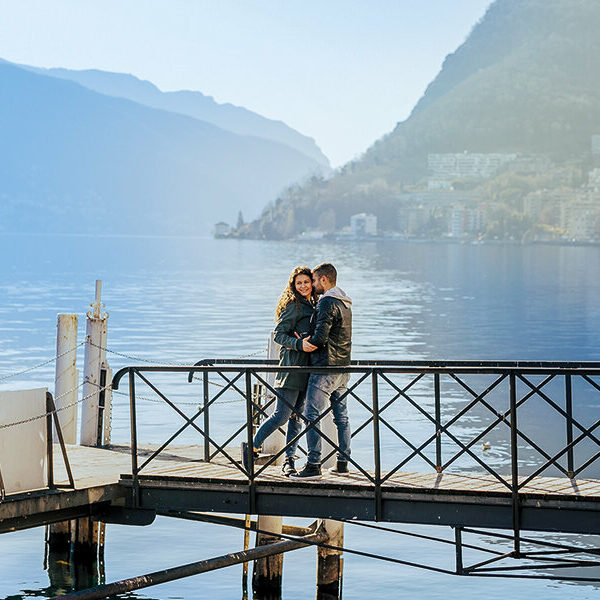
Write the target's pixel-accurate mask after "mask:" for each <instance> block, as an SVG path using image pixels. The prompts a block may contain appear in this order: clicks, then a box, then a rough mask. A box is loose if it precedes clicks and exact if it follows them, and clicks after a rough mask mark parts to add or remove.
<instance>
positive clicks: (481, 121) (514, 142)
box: [246, 0, 600, 237]
mask: <svg viewBox="0 0 600 600" xmlns="http://www.w3.org/2000/svg"><path fill="white" fill-rule="evenodd" d="M599 30H600V2H598V1H597V0H496V1H495V2H494V3H493V4H491V6H490V7H489V8H488V10H487V12H486V14H485V15H484V17H483V18H482V19H481V20H480V22H479V23H477V24H476V25H475V26H474V28H473V29H472V31H471V33H470V34H469V36H468V37H467V39H466V40H465V42H464V43H463V44H462V45H461V46H460V47H459V48H458V49H457V50H456V51H455V52H454V53H452V54H450V55H449V56H447V57H446V59H445V61H444V63H443V66H442V69H441V71H440V73H439V74H438V75H437V77H436V78H435V79H434V80H433V81H432V82H431V84H430V85H429V86H428V88H427V90H426V91H425V93H424V95H423V97H422V98H421V99H420V100H419V101H418V103H417V104H416V106H415V108H414V109H413V111H412V113H411V115H410V116H409V118H408V119H406V120H405V121H403V122H400V123H398V125H397V126H396V127H395V128H394V130H393V131H391V132H390V133H389V134H387V135H386V136H384V137H383V138H381V139H379V140H377V141H376V142H375V143H374V144H373V145H372V146H371V147H370V148H369V149H368V150H367V151H366V152H365V153H364V155H363V156H362V157H361V158H360V159H358V160H356V161H354V162H352V163H349V164H347V165H345V166H344V167H342V168H341V169H340V170H339V171H338V172H337V173H336V175H335V176H334V177H332V178H330V179H329V180H327V181H323V180H322V179H321V178H313V180H312V181H311V182H310V183H308V184H307V185H305V186H301V187H293V188H289V189H288V190H287V191H286V192H285V193H283V194H281V195H280V197H279V199H278V200H277V201H276V202H275V203H273V204H271V205H269V206H268V207H267V209H266V210H265V212H264V214H263V216H262V218H261V219H260V220H259V221H257V222H256V223H255V224H254V225H253V226H252V227H251V228H247V229H246V234H248V235H254V236H267V237H286V236H287V235H289V233H290V232H292V231H294V232H298V231H303V230H306V229H310V228H315V229H323V228H325V229H331V228H336V229H339V228H341V227H342V226H344V225H347V224H348V222H349V217H350V215H351V214H354V213H357V212H361V211H365V210H367V211H368V212H375V213H376V214H377V215H378V216H379V217H380V220H383V222H386V223H389V222H390V219H393V220H394V221H395V220H396V219H394V214H396V213H397V206H395V204H394V202H395V200H394V198H397V196H398V195H399V194H401V193H403V192H405V191H406V190H407V189H408V188H409V186H413V187H417V188H418V187H421V188H422V186H423V183H424V180H425V177H426V176H427V155H428V154H430V153H462V152H472V153H496V152H501V153H521V154H534V155H542V156H543V157H545V158H547V159H549V160H551V161H552V162H553V164H558V165H561V164H565V163H567V162H568V161H570V160H573V159H574V158H581V157H582V156H584V155H585V156H589V153H590V139H591V136H592V134H596V133H600V36H598V33H597V32H598V31H599ZM323 223H325V224H326V225H325V226H323Z"/></svg>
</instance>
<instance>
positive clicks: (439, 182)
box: [427, 152, 518, 190]
mask: <svg viewBox="0 0 600 600" xmlns="http://www.w3.org/2000/svg"><path fill="white" fill-rule="evenodd" d="M517 157H518V154H514V153H506V154H501V153H489V154H477V153H469V152H459V153H449V154H428V155H427V167H428V169H429V180H428V187H429V189H430V190H444V189H450V188H451V186H452V182H453V181H454V180H455V179H489V178H490V177H492V176H494V175H495V174H496V173H497V172H498V171H499V170H500V168H501V167H503V166H504V165H506V164H507V163H510V162H512V161H514V160H516V159H517Z"/></svg>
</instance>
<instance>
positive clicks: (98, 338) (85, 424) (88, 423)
mask: <svg viewBox="0 0 600 600" xmlns="http://www.w3.org/2000/svg"><path fill="white" fill-rule="evenodd" d="M101 289H102V282H101V281H100V280H97V281H96V299H95V300H94V302H92V304H91V305H90V306H91V307H92V310H91V311H88V313H87V323H86V344H85V355H84V371H83V381H84V383H83V397H84V398H87V400H85V401H84V402H83V403H82V409H81V432H80V436H79V443H80V444H81V445H82V446H99V445H100V444H101V443H102V441H103V437H104V436H103V431H104V426H103V423H102V421H101V420H100V418H101V410H100V400H101V393H100V390H101V388H102V387H103V386H102V385H101V381H102V379H103V377H102V373H101V371H102V367H103V366H105V365H106V350H105V347H106V346H105V344H106V321H107V319H108V314H106V313H103V312H102V307H103V304H102V301H101ZM107 383H108V381H107V382H105V383H104V385H106V384H107ZM104 397H105V394H104V395H103V397H102V398H104Z"/></svg>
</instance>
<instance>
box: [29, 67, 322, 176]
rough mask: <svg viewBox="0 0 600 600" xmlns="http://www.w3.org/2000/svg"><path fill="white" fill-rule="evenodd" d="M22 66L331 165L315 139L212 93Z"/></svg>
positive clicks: (113, 76) (101, 73)
mask: <svg viewBox="0 0 600 600" xmlns="http://www.w3.org/2000/svg"><path fill="white" fill-rule="evenodd" d="M20 66H23V68H27V69H31V70H33V71H35V72H38V73H41V74H45V75H50V76H52V77H57V78H60V79H67V80H69V81H74V82H76V83H79V84H80V85H83V86H84V87H86V88H88V89H90V90H93V91H95V92H99V93H101V94H106V95H108V96H115V97H119V98H127V99H129V100H133V101H134V102H137V103H139V104H144V105H146V106H150V107H152V108H159V109H161V110H168V111H170V112H176V113H179V114H182V115H187V116H189V117H194V118H195V119H199V120H200V121H206V122H207V123H212V124H213V125H216V126H217V127H220V128H221V129H224V130H226V131H232V132H233V133H237V134H239V135H251V136H255V137H261V138H264V139H267V140H271V141H273V142H277V143H279V144H285V145H286V146H289V147H290V148H293V149H295V150H297V151H298V152H301V153H302V154H305V155H306V156H308V157H309V158H312V159H313V160H315V161H316V162H317V163H319V164H320V165H322V167H323V169H324V172H328V171H329V170H330V168H331V166H330V164H329V159H328V158H327V157H326V156H325V155H324V154H323V152H321V150H320V149H319V147H318V146H317V144H316V143H315V140H313V139H312V138H310V137H308V136H305V135H302V134H301V133H299V132H298V131H296V130H295V129H292V128H291V127H289V126H288V125H286V124H285V123H283V122H282V121H275V120H273V119H268V118H266V117H263V116H261V115H259V114H257V113H254V112H252V111H250V110H248V109H246V108H243V107H241V106H235V105H233V104H229V103H227V104H219V103H217V102H216V101H215V100H214V99H213V98H212V97H211V96H205V95H204V94H202V93H201V92H196V91H189V90H181V91H177V92H163V91H161V90H160V89H159V88H158V87H156V86H155V85H154V84H153V83H151V82H150V81H145V80H141V79H138V78H137V77H135V76H133V75H130V74H126V73H114V72H110V71H100V70H97V69H89V70H81V71H79V70H71V69H61V68H52V69H42V68H39V67H31V66H27V65H20Z"/></svg>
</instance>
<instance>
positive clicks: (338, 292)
mask: <svg viewBox="0 0 600 600" xmlns="http://www.w3.org/2000/svg"><path fill="white" fill-rule="evenodd" d="M326 296H331V297H332V298H337V299H338V300H341V301H342V302H343V303H344V304H345V306H346V308H350V306H351V305H352V300H351V299H350V296H348V294H346V292H345V291H344V290H343V289H342V288H341V287H338V286H337V285H335V286H333V287H332V288H330V289H328V290H327V291H326V292H325V293H324V294H323V295H322V296H321V298H325V297H326Z"/></svg>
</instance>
